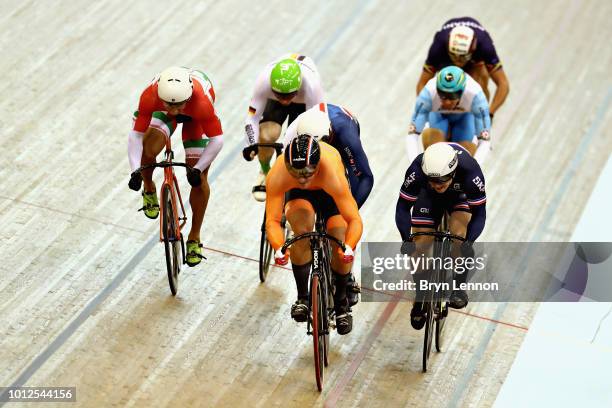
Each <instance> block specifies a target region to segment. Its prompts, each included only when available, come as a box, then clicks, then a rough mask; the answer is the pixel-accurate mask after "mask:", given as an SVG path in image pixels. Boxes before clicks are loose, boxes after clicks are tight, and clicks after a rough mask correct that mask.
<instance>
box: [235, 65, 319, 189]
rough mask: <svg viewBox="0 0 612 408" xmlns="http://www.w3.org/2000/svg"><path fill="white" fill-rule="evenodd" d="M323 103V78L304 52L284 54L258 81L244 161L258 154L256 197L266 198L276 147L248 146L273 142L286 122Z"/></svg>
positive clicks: (249, 120) (247, 124) (248, 127)
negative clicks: (267, 177) (255, 147)
mask: <svg viewBox="0 0 612 408" xmlns="http://www.w3.org/2000/svg"><path fill="white" fill-rule="evenodd" d="M321 102H324V98H323V87H322V85H321V78H320V76H319V72H318V71H317V67H316V66H315V64H314V61H313V60H312V59H311V58H309V57H307V56H304V55H299V54H290V55H285V56H282V57H280V58H278V59H277V60H275V61H274V62H272V63H270V64H268V65H267V66H266V68H265V69H264V70H263V71H262V72H261V73H260V75H259V77H258V78H257V82H256V83H255V91H254V92H253V97H252V98H251V103H250V105H249V112H248V115H247V118H246V123H245V134H246V147H245V150H244V151H243V156H244V158H245V160H247V161H251V160H253V159H254V158H255V156H256V155H257V156H258V158H259V164H260V167H261V168H260V171H259V174H258V176H257V180H256V182H255V185H254V187H253V197H254V198H255V199H256V200H257V201H265V199H266V190H265V177H266V175H267V174H268V171H270V160H271V158H272V154H273V152H274V150H273V149H272V148H260V149H257V151H253V150H248V149H247V148H248V147H249V146H251V145H253V144H254V143H274V142H276V141H277V140H278V139H279V137H280V134H281V129H282V126H283V123H284V122H285V120H287V118H288V125H289V124H291V122H293V121H294V120H295V118H296V117H297V116H298V115H299V114H300V113H302V112H305V111H306V110H307V109H310V108H311V107H313V106H315V105H317V104H318V103H321Z"/></svg>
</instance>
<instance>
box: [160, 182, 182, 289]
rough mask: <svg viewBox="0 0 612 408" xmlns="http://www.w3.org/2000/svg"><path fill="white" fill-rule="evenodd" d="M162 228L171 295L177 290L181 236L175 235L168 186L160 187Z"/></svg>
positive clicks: (174, 223)
mask: <svg viewBox="0 0 612 408" xmlns="http://www.w3.org/2000/svg"><path fill="white" fill-rule="evenodd" d="M162 205H163V207H164V210H163V212H162V229H163V233H164V235H163V237H164V249H165V251H166V269H167V271H168V283H169V284H170V292H172V296H176V293H177V292H178V275H179V273H180V271H181V252H182V249H181V238H180V237H177V236H176V219H175V218H174V200H173V198H172V190H171V189H170V186H164V187H163V189H162Z"/></svg>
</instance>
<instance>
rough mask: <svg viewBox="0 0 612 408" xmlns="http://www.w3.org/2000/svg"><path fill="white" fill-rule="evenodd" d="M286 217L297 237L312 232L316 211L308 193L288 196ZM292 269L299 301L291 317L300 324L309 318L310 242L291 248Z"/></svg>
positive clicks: (304, 241)
mask: <svg viewBox="0 0 612 408" xmlns="http://www.w3.org/2000/svg"><path fill="white" fill-rule="evenodd" d="M285 216H286V218H287V221H288V222H289V224H290V225H291V228H292V229H293V231H294V232H295V234H296V235H299V234H303V233H306V232H310V231H312V229H313V228H314V222H315V211H314V208H313V206H312V204H311V202H310V201H309V199H308V192H306V191H304V190H297V189H294V190H291V191H289V193H288V194H287V204H286V206H285ZM289 256H290V258H291V269H292V270H293V277H294V278H295V285H296V288H297V301H296V302H295V304H294V305H293V306H292V307H291V317H292V318H293V319H295V320H296V321H298V322H304V321H306V320H307V318H308V278H309V276H310V265H311V262H312V253H311V251H310V242H309V241H308V240H300V241H298V242H296V243H295V244H293V245H292V246H291V251H290V255H289Z"/></svg>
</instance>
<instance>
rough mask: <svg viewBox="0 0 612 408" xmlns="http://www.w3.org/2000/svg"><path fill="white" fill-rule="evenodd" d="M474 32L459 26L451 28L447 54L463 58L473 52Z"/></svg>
mask: <svg viewBox="0 0 612 408" xmlns="http://www.w3.org/2000/svg"><path fill="white" fill-rule="evenodd" d="M473 45H475V42H474V30H472V29H471V28H470V27H467V26H464V25H459V26H456V27H453V29H452V30H451V31H450V34H449V37H448V52H449V53H450V54H453V55H456V56H464V55H468V54H471V53H472V52H473Z"/></svg>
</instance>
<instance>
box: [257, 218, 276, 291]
mask: <svg viewBox="0 0 612 408" xmlns="http://www.w3.org/2000/svg"><path fill="white" fill-rule="evenodd" d="M272 252H273V251H272V246H271V245H270V243H269V242H268V235H267V234H266V213H264V219H263V224H261V239H260V242H259V281H260V282H261V283H264V282H265V281H266V278H267V277H268V272H269V271H270V262H272Z"/></svg>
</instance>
